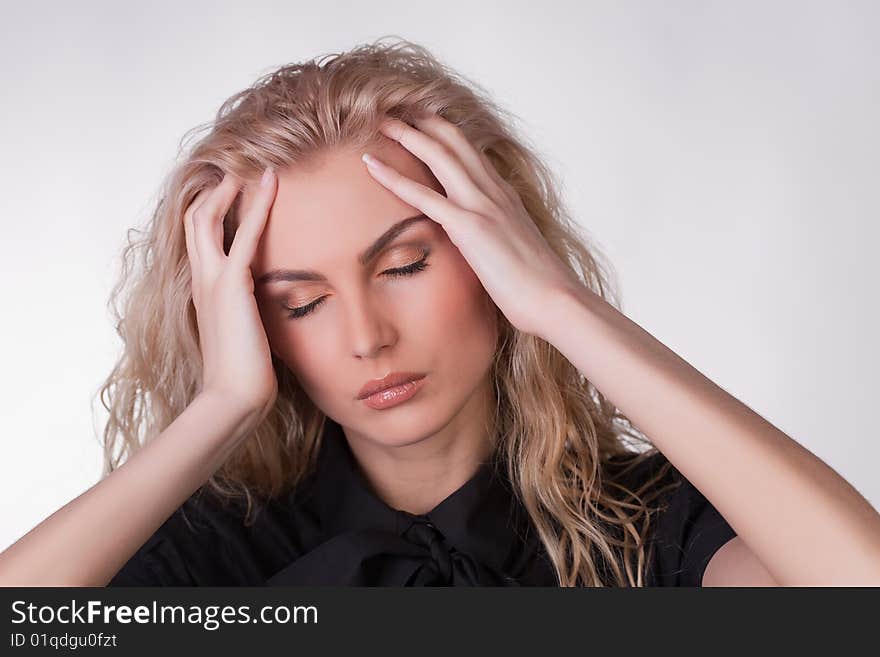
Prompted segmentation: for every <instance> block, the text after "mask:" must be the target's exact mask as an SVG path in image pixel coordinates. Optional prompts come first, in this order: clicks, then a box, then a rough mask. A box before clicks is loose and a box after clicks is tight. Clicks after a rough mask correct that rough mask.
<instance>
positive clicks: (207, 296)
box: [184, 169, 278, 422]
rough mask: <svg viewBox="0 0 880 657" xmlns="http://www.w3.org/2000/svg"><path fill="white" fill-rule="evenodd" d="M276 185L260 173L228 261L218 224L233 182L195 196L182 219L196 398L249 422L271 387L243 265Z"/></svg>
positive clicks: (260, 411)
mask: <svg viewBox="0 0 880 657" xmlns="http://www.w3.org/2000/svg"><path fill="white" fill-rule="evenodd" d="M277 185H278V178H277V176H276V175H275V173H274V171H272V170H271V169H267V170H266V173H265V174H264V176H263V179H262V180H261V181H260V183H259V188H258V189H257V191H256V192H255V194H253V195H252V199H253V200H252V202H251V203H250V206H249V207H243V208H242V210H241V215H242V216H241V218H240V222H239V227H238V230H237V231H236V233H235V239H234V240H233V242H232V246H231V247H230V249H229V255H228V256H227V255H226V254H225V253H224V251H223V219H224V217H225V216H226V213H227V211H228V210H229V207H230V205H231V204H232V202H233V201H234V200H235V197H236V196H237V195H238V192H239V190H240V189H241V186H242V181H241V179H240V178H238V177H236V176H235V175H234V174H231V173H228V172H226V173H225V175H224V176H223V180H222V181H221V182H220V184H219V185H217V186H216V187H213V188H209V189H205V190H202V191H201V192H199V194H198V195H196V197H195V198H194V199H193V201H192V202H191V203H190V204H189V206H188V207H187V209H186V212H185V213H184V231H185V233H186V250H187V255H188V256H189V262H190V270H191V272H192V295H193V304H194V305H195V309H196V319H197V322H198V328H199V343H200V347H201V353H202V363H203V370H202V372H203V374H202V387H201V390H200V393H204V392H210V393H212V394H215V395H219V396H220V397H221V398H223V399H226V400H228V401H229V403H230V404H232V406H233V408H235V409H236V410H237V411H239V412H242V413H245V414H247V415H248V416H253V418H254V419H255V421H256V422H259V421H260V420H262V419H263V418H264V417H265V415H266V414H267V413H268V412H269V409H270V408H271V407H272V405H273V404H274V403H275V398H276V396H277V394H278V381H277V379H276V377H275V371H274V369H273V368H272V357H271V351H270V349H269V341H268V338H267V336H266V331H265V329H264V328H263V324H262V320H261V319H260V313H259V310H258V307H257V301H256V297H255V296H254V279H253V275H252V273H251V269H250V266H251V263H252V261H253V259H254V254H255V252H256V249H257V244H258V242H259V239H260V236H261V235H262V233H263V228H264V227H265V225H266V220H267V218H268V216H269V210H270V208H271V207H272V203H273V202H274V201H275V194H276V191H277Z"/></svg>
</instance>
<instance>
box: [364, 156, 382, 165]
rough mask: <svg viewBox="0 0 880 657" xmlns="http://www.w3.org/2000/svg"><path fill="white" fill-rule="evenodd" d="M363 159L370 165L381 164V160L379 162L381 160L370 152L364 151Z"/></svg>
mask: <svg viewBox="0 0 880 657" xmlns="http://www.w3.org/2000/svg"><path fill="white" fill-rule="evenodd" d="M361 159H362V160H363V161H364V162H366V163H367V166H368V167H378V166H381V162H379V160H377V159H376V158H375V157H373V156H372V155H370V154H369V153H364V154H363V155H361Z"/></svg>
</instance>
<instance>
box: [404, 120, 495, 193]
mask: <svg viewBox="0 0 880 657" xmlns="http://www.w3.org/2000/svg"><path fill="white" fill-rule="evenodd" d="M415 124H416V127H417V128H418V129H419V130H421V131H422V132H424V133H425V134H427V135H430V136H431V137H433V138H434V139H435V140H437V141H438V142H440V143H442V144H444V145H445V146H446V147H447V148H448V149H449V150H451V151H452V152H453V153H455V155H456V157H458V159H459V161H460V162H461V165H462V166H463V167H464V169H465V171H467V173H468V175H469V176H470V177H471V179H472V180H473V181H474V182H475V183H476V185H477V186H478V187H479V188H480V190H481V191H482V192H483V193H484V194H485V195H486V196H488V197H489V198H491V199H492V200H493V201H495V203H498V204H499V205H501V204H503V201H504V199H505V195H506V193H505V191H504V190H503V189H502V188H501V187H500V186H499V184H498V179H497V178H496V177H493V176H492V175H491V172H495V167H493V166H491V164H489V166H488V167H487V163H488V161H487V160H486V159H484V157H481V156H482V153H480V152H478V151H477V149H476V148H474V146H473V145H472V144H471V142H470V141H469V140H468V138H467V136H465V134H464V132H463V131H462V129H461V128H460V127H458V126H457V125H456V124H454V123H452V122H450V121H447V120H446V119H444V118H443V117H441V116H440V115H438V114H431V115H428V116H425V117H422V118H418V119H416V120H415ZM495 173H496V175H497V172H495ZM498 177H499V178H500V176H498Z"/></svg>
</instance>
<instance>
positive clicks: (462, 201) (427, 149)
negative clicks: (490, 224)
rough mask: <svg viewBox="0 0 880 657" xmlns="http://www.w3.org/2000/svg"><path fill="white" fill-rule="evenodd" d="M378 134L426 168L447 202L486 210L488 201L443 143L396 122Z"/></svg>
mask: <svg viewBox="0 0 880 657" xmlns="http://www.w3.org/2000/svg"><path fill="white" fill-rule="evenodd" d="M379 130H380V132H381V133H382V134H383V135H385V136H386V137H388V138H389V139H393V140H395V141H397V142H398V143H400V145H401V146H403V147H404V148H406V149H407V150H408V151H409V152H410V153H412V154H413V155H415V156H416V157H417V158H419V159H420V160H421V161H422V162H424V163H425V164H427V165H428V168H429V169H431V171H432V172H433V174H434V176H435V177H436V178H437V180H438V181H440V184H441V185H443V189H445V190H446V195H447V196H448V197H449V198H451V199H453V200H454V201H456V202H458V203H459V205H461V206H462V207H464V208H469V209H474V210H482V209H483V208H485V207H486V201H487V200H488V197H487V196H486V195H485V194H484V193H483V191H482V190H481V189H480V188H479V187H478V186H477V185H476V183H475V182H474V181H473V180H472V179H471V177H470V175H468V172H467V171H465V169H464V167H462V164H461V162H459V161H458V159H457V157H456V156H455V154H454V153H453V152H452V151H451V150H449V149H448V148H446V146H444V145H443V144H442V143H440V142H438V141H437V140H435V139H434V138H433V137H431V136H430V135H428V134H426V133H424V132H422V131H420V130H417V129H416V128H413V127H412V126H410V125H408V124H406V123H404V122H403V121H400V120H398V119H388V120H387V121H385V122H384V123H383V124H382V126H381V127H380V129H379Z"/></svg>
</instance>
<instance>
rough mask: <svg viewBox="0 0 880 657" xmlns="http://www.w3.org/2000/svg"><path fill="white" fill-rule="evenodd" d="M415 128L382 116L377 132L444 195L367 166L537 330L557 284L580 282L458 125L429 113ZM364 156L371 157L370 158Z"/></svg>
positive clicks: (507, 309) (512, 313)
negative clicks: (421, 167) (439, 229)
mask: <svg viewBox="0 0 880 657" xmlns="http://www.w3.org/2000/svg"><path fill="white" fill-rule="evenodd" d="M415 123H416V126H417V127H418V129H416V128H414V127H412V126H410V125H408V124H407V123H404V122H403V121H400V120H397V119H387V120H386V122H385V123H383V125H382V128H381V132H382V134H384V135H385V136H387V137H389V138H390V139H393V140H395V141H397V142H399V143H400V144H401V145H402V146H403V147H404V148H406V149H407V150H408V151H409V152H410V153H412V154H413V155H415V156H416V157H417V158H419V159H420V160H421V161H422V162H424V163H425V164H426V165H427V166H428V167H429V168H430V169H431V171H432V172H433V174H434V176H435V177H436V178H437V180H438V181H439V182H440V184H441V185H442V186H443V189H444V190H445V191H446V196H443V195H442V194H439V193H438V192H436V191H434V190H433V189H431V188H429V187H426V186H425V185H422V184H421V183H418V182H416V181H414V180H412V179H411V178H408V177H406V176H404V175H402V174H400V173H399V172H398V171H396V170H395V169H394V168H392V167H391V166H389V165H387V164H385V163H383V162H378V160H377V159H376V158H375V156H369V155H366V156H365V157H364V160H365V161H366V162H367V165H368V166H367V169H368V170H369V172H370V174H371V175H372V176H373V178H375V179H376V180H377V181H378V182H379V183H381V184H382V185H384V186H385V187H386V188H388V189H389V190H390V191H392V192H393V193H394V194H396V195H397V196H398V197H399V198H400V199H401V200H403V201H404V202H405V203H407V204H409V205H411V206H412V207H414V208H416V209H418V210H420V211H421V212H424V213H425V214H426V215H427V216H428V217H430V218H431V219H433V220H434V221H436V222H437V223H439V224H440V225H442V226H443V228H444V230H445V231H446V234H447V235H448V236H449V239H450V240H451V241H452V243H453V244H455V246H456V247H457V248H458V250H459V251H460V252H461V254H462V255H463V256H464V258H465V259H466V260H467V262H468V264H469V265H470V266H471V269H473V271H474V273H475V274H476V275H477V277H478V278H479V279H480V282H482V284H483V287H484V288H485V290H486V292H488V293H489V295H490V296H491V297H492V300H493V301H494V302H495V305H497V306H498V308H499V309H500V310H501V312H502V313H504V315H505V317H507V319H508V320H509V321H510V323H511V324H513V326H515V327H516V328H517V329H519V330H520V331H524V332H526V333H528V334H530V335H535V336H538V337H543V336H544V335H546V334H547V331H548V330H549V328H550V327H547V326H545V323H546V319H547V318H548V316H549V313H548V312H547V308H546V304H547V302H548V301H549V300H550V299H552V295H555V294H556V293H557V292H559V291H565V290H571V289H573V288H574V287H583V284H582V283H580V281H578V280H577V279H576V277H575V274H574V272H573V271H572V270H570V269H569V268H568V267H566V266H565V264H564V263H563V262H562V260H560V258H559V257H558V256H557V255H556V253H554V251H553V250H552V249H551V248H550V245H549V244H548V243H547V241H546V240H545V239H544V236H543V235H542V234H541V232H540V231H539V230H538V227H537V226H536V225H535V222H534V221H533V220H532V218H531V217H530V216H529V213H528V212H527V211H526V208H525V206H524V205H523V203H522V200H521V199H520V197H519V195H518V194H517V193H516V191H514V189H513V187H512V186H511V185H510V184H508V183H507V181H505V180H504V179H503V178H502V177H501V176H500V174H499V173H498V172H497V171H496V170H495V167H494V166H493V165H492V163H491V162H490V161H489V159H488V158H487V157H486V156H485V155H484V154H483V153H480V152H479V151H477V150H476V148H474V146H473V145H472V144H471V143H470V142H469V141H468V140H467V138H466V137H465V135H464V133H463V132H462V131H461V129H460V128H459V127H458V126H457V125H454V124H453V123H450V122H449V121H447V120H446V119H444V118H442V117H440V116H438V115H431V116H428V117H425V118H421V119H417V120H416V121H415ZM370 159H372V160H373V161H374V162H377V164H370V161H369V160H370Z"/></svg>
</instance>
